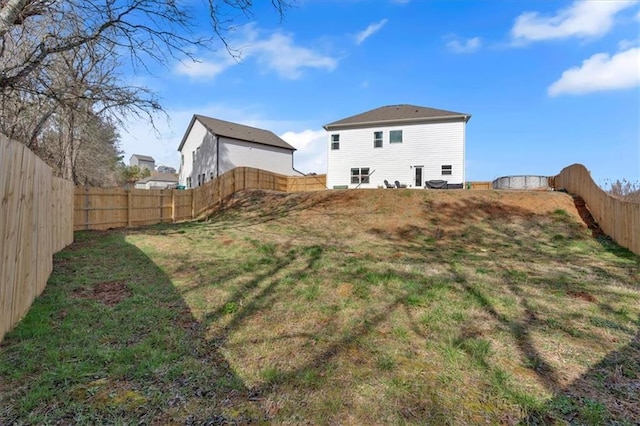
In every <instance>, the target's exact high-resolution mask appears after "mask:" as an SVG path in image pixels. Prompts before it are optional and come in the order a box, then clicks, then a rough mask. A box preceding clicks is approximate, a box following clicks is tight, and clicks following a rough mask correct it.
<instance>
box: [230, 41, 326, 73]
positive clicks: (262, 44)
mask: <svg viewBox="0 0 640 426" xmlns="http://www.w3.org/2000/svg"><path fill="white" fill-rule="evenodd" d="M256 35H257V33H253V34H252V37H254V36H256ZM247 43H248V46H247V47H245V48H243V49H241V52H242V57H243V59H247V58H250V57H255V58H256V60H257V61H258V62H259V63H260V64H262V65H264V66H266V67H267V68H268V69H270V70H272V71H275V72H276V73H277V74H278V75H280V76H281V77H283V78H288V79H292V80H295V79H298V78H300V76H301V75H302V71H303V70H304V69H305V68H317V69H324V70H327V71H333V70H334V69H335V68H336V67H337V65H338V60H337V59H335V58H332V57H330V56H326V55H323V54H321V53H318V52H315V51H313V50H312V49H309V48H306V47H302V46H298V45H296V44H295V43H294V40H293V36H292V35H291V34H283V33H280V32H277V33H274V34H272V35H271V36H270V37H268V38H266V39H263V40H250V41H248V42H247Z"/></svg>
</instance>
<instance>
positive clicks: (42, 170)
mask: <svg viewBox="0 0 640 426" xmlns="http://www.w3.org/2000/svg"><path fill="white" fill-rule="evenodd" d="M73 191H74V186H73V183H72V182H70V181H66V180H63V179H60V178H57V177H54V176H53V171H52V170H51V168H50V167H49V166H47V165H46V164H45V163H44V162H43V161H42V160H40V159H39V158H38V157H37V156H36V155H35V154H33V153H32V152H31V151H30V150H29V149H28V148H27V147H26V146H24V145H22V144H19V143H17V142H13V141H10V140H9V139H7V138H6V137H4V136H0V243H1V245H0V341H1V340H2V338H3V337H4V334H5V333H6V332H7V331H8V330H9V329H11V328H12V327H13V325H14V324H15V323H17V322H18V321H19V320H20V318H22V316H23V315H24V314H25V313H26V312H27V310H28V309H29V306H31V303H32V302H33V300H34V299H35V298H36V297H37V296H38V295H39V294H40V293H42V290H44V287H45V285H46V283H47V280H48V279H49V275H50V274H51V271H52V270H53V254H54V253H55V252H57V251H59V250H62V249H63V248H64V247H66V246H67V245H69V244H71V243H72V242H73V220H72V219H73Z"/></svg>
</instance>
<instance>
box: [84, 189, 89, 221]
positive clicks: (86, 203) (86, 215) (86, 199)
mask: <svg viewBox="0 0 640 426" xmlns="http://www.w3.org/2000/svg"><path fill="white" fill-rule="evenodd" d="M84 230H85V231H88V230H89V186H88V185H85V186H84Z"/></svg>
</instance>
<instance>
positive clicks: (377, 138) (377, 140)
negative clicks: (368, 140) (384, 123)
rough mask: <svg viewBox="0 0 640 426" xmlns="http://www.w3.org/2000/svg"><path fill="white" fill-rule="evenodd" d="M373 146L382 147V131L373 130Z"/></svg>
mask: <svg viewBox="0 0 640 426" xmlns="http://www.w3.org/2000/svg"><path fill="white" fill-rule="evenodd" d="M373 147H374V148H382V132H373Z"/></svg>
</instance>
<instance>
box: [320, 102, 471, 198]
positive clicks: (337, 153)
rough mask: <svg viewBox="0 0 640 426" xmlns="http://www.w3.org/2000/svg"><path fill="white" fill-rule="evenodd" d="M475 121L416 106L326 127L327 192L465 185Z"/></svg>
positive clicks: (369, 113)
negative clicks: (468, 136)
mask: <svg viewBox="0 0 640 426" xmlns="http://www.w3.org/2000/svg"><path fill="white" fill-rule="evenodd" d="M469 118H471V115H469V114H464V113H459V112H452V111H444V110H441V109H434V108H426V107H420V106H414V105H390V106H384V107H381V108H377V109H374V110H371V111H367V112H364V113H362V114H357V115H354V116H351V117H347V118H344V119H342V120H338V121H334V122H333V123H329V124H327V125H325V126H324V129H325V130H326V131H327V133H328V143H329V147H328V158H327V187H328V188H378V187H384V186H385V183H384V181H385V180H386V181H388V182H389V183H390V184H393V183H394V182H395V181H398V182H399V183H400V184H401V185H406V186H407V187H409V188H424V187H425V185H426V182H427V181H434V182H435V181H446V182H447V183H448V185H449V187H450V188H451V187H453V188H462V187H463V185H464V182H465V160H464V157H465V129H466V124H467V121H469Z"/></svg>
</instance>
